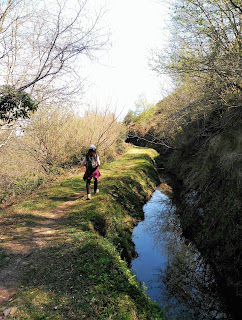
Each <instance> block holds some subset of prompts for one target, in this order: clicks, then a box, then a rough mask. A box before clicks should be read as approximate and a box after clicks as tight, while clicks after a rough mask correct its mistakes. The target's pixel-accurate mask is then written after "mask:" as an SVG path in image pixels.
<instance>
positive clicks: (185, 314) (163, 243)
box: [132, 190, 231, 320]
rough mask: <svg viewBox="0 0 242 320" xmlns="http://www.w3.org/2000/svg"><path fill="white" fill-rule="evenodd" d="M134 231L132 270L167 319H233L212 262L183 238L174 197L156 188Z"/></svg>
mask: <svg viewBox="0 0 242 320" xmlns="http://www.w3.org/2000/svg"><path fill="white" fill-rule="evenodd" d="M143 210H144V215H145V219H144V221H142V222H140V223H139V224H138V225H137V226H136V227H135V228H134V232H133V242H134V243H135V246H136V252H137V253H138V257H137V258H136V259H134V260H133V262H132V270H133V272H134V273H135V274H136V277H137V279H138V280H139V281H140V282H141V283H143V287H144V290H145V291H146V292H147V294H148V295H149V296H150V298H151V299H152V300H154V301H156V302H158V303H159V304H160V305H161V307H162V308H164V312H165V315H166V318H167V319H168V320H171V319H178V320H200V319H204V320H205V319H206V320H212V319H231V318H230V317H229V316H228V315H227V314H226V313H225V312H224V311H223V306H224V304H223V300H222V298H221V297H219V294H218V292H217V284H216V281H215V278H214V275H213V272H212V270H211V268H210V266H209V265H208V264H207V263H206V262H205V261H204V260H203V258H202V256H201V254H200V253H199V252H198V250H197V249H196V248H195V247H194V246H193V245H192V244H191V243H190V242H188V241H186V239H184V237H183V236H182V230H181V226H180V222H179V218H178V216H177V215H176V213H175V207H174V206H172V203H171V200H170V199H169V198H168V197H167V196H166V195H165V194H164V193H162V192H161V191H160V190H156V191H155V192H154V193H153V195H152V198H151V199H150V201H149V202H148V203H147V204H146V205H145V206H144V208H143Z"/></svg>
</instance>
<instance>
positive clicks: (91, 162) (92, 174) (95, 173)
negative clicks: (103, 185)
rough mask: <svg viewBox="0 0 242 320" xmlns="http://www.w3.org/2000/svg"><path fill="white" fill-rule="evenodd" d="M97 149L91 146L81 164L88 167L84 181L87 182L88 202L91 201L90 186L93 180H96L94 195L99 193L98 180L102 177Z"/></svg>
mask: <svg viewBox="0 0 242 320" xmlns="http://www.w3.org/2000/svg"><path fill="white" fill-rule="evenodd" d="M96 149H97V148H96V147H95V146H94V145H93V144H92V145H90V147H89V150H88V152H87V154H86V156H85V158H84V159H83V160H82V163H81V165H82V166H84V165H86V171H85V173H84V176H83V180H84V181H86V189H87V200H90V199H91V190H90V184H91V180H92V178H93V180H94V194H96V193H98V192H99V189H98V179H99V177H100V176H101V173H100V171H99V169H98V167H99V166H100V160H99V156H98V154H97V152H96Z"/></svg>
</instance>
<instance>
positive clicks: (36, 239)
mask: <svg viewBox="0 0 242 320" xmlns="http://www.w3.org/2000/svg"><path fill="white" fill-rule="evenodd" d="M82 195H83V192H78V193H77V194H75V195H74V196H73V197H70V198H69V200H68V201H65V202H63V203H61V204H60V205H59V206H58V207H56V208H55V209H53V210H51V211H50V212H48V213H45V214H42V215H40V213H39V212H38V218H39V217H40V218H41V217H42V218H43V220H41V221H38V223H37V226H34V227H31V228H30V230H29V228H28V230H26V232H23V233H22V234H21V233H19V234H18V236H17V237H14V234H12V236H11V237H9V240H8V241H6V242H5V243H3V244H2V245H1V247H0V248H2V249H3V250H4V252H5V253H6V254H7V255H9V256H7V257H6V258H5V259H6V260H7V261H6V262H7V266H5V267H2V268H1V269H0V305H1V304H4V303H5V302H7V301H9V300H10V299H11V298H12V297H13V296H14V294H15V293H16V292H17V290H18V288H19V280H20V278H21V276H22V274H23V273H24V272H25V271H26V270H27V269H28V267H29V260H30V258H31V256H32V255H33V254H36V253H38V251H40V250H42V249H44V248H46V247H47V246H49V245H50V244H51V243H52V241H53V240H54V237H55V235H56V233H57V231H58V219H60V218H61V217H62V216H64V215H65V213H66V212H67V211H68V209H69V208H70V207H71V206H73V205H74V204H75V202H76V201H78V200H79V199H80V197H82ZM36 213H37V212H36ZM22 225H23V228H24V227H25V224H24V223H23V224H22ZM4 228H5V229H6V227H5V226H4ZM9 232H11V233H14V229H13V228H9Z"/></svg>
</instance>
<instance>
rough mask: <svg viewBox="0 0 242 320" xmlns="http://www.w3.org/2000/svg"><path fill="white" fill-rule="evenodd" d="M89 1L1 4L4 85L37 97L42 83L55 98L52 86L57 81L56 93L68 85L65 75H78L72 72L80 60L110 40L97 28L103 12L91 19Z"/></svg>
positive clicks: (17, 0)
mask: <svg viewBox="0 0 242 320" xmlns="http://www.w3.org/2000/svg"><path fill="white" fill-rule="evenodd" d="M89 2H90V0H74V1H69V0H55V1H52V2H49V1H45V0H43V1H36V0H25V1H23V0H8V1H7V2H5V8H4V7H3V4H2V8H0V9H1V16H0V38H1V39H0V40H1V44H2V47H1V53H0V57H1V58H2V61H1V74H2V79H0V81H1V82H2V84H9V85H11V86H13V87H15V88H16V89H19V90H27V92H28V93H30V94H31V95H33V96H35V95H36V96H37V97H38V98H39V97H40V95H41V90H42V91H43V89H44V88H43V87H46V85H47V86H48V90H47V91H49V93H51V94H52V95H53V90H52V89H53V87H52V88H51V86H52V85H53V86H54V85H56V83H57V80H58V82H59V89H60V83H62V84H63V86H66V82H67V81H65V80H60V79H61V78H62V79H63V76H64V77H67V78H68V77H69V79H71V76H73V75H75V77H76V78H77V75H78V76H80V75H81V71H79V72H76V70H77V65H78V63H79V62H80V61H78V58H79V57H80V56H85V57H87V58H88V59H93V58H94V57H95V53H96V52H97V51H98V50H100V49H101V48H103V47H104V46H105V45H106V44H107V41H108V32H106V30H105V29H104V28H102V26H101V18H102V15H103V13H104V12H103V11H104V10H103V9H102V8H100V9H99V10H98V11H97V12H95V16H94V15H91V14H90V13H89V12H90V4H89ZM92 11H93V10H92ZM7 48H8V49H7ZM79 68H80V64H79ZM71 80H73V79H71ZM72 84H73V81H72ZM63 86H62V88H61V90H62V91H63Z"/></svg>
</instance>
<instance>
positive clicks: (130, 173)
mask: <svg viewBox="0 0 242 320" xmlns="http://www.w3.org/2000/svg"><path fill="white" fill-rule="evenodd" d="M156 155H157V153H156V152H155V151H154V150H152V149H141V148H130V149H129V150H128V152H127V153H126V154H125V155H124V156H122V157H121V158H120V159H118V160H117V161H114V162H112V163H110V164H107V165H105V166H104V167H102V168H101V173H102V178H101V181H100V193H99V194H98V195H96V196H93V199H92V200H91V201H86V200H85V183H84V182H83V181H82V175H78V176H72V177H69V178H65V179H64V178H63V179H62V181H60V182H59V183H55V184H53V185H52V186H50V187H49V188H45V189H43V188H42V189H41V190H40V192H39V193H38V194H36V195H35V196H32V197H30V198H29V199H26V200H25V201H24V202H23V203H20V204H17V205H14V206H12V208H11V212H9V211H5V212H4V211H3V212H2V213H1V215H2V220H3V224H4V226H5V227H4V230H3V231H4V232H5V234H3V238H4V242H5V243H7V242H10V241H11V239H10V234H9V229H8V227H9V228H13V232H15V237H17V239H18V243H21V242H22V243H24V241H26V235H27V234H28V235H29V234H31V231H32V230H33V229H32V228H34V227H36V226H40V225H41V224H43V223H44V221H45V220H47V222H48V221H49V219H50V218H49V216H48V212H50V210H51V212H52V213H55V212H57V211H58V210H60V209H59V208H60V207H61V206H62V205H63V204H65V203H66V202H67V201H71V199H73V198H72V197H73V196H74V195H75V194H76V193H77V192H78V191H79V190H81V191H82V195H81V197H80V198H79V199H78V200H75V201H73V203H72V204H71V205H70V206H65V214H64V215H63V214H62V215H61V216H60V217H59V218H58V220H56V221H55V223H54V225H53V227H54V229H55V233H54V235H52V238H51V241H49V242H48V243H45V244H46V245H45V246H43V247H42V249H40V250H37V251H35V252H33V253H32V255H31V256H30V258H29V260H28V266H27V267H26V269H27V270H26V273H25V274H24V277H23V280H22V282H21V284H20V285H21V288H20V290H19V292H18V294H17V295H16V297H15V298H14V299H13V300H12V301H10V302H9V303H8V304H6V305H5V307H11V306H17V307H18V310H17V312H16V313H15V314H14V315H12V316H10V318H12V319H25V320H27V319H31V320H33V319H36V320H37V319H127V320H128V319H130V320H134V319H147V320H148V319H149V320H150V319H163V316H162V312H161V310H160V308H159V307H158V306H157V305H156V304H155V303H153V302H152V301H151V300H150V299H149V298H148V297H147V295H146V294H145V293H144V292H143V291H142V289H141V286H140V284H139V283H138V282H137V280H136V278H135V276H134V275H133V274H132V273H131V272H130V270H129V268H128V263H129V262H130V261H131V258H132V257H133V256H134V245H133V243H132V239H131V235H132V229H133V227H134V225H135V223H136V222H137V220H140V219H142V218H143V211H142V206H143V204H144V203H145V202H146V201H147V200H148V197H149V195H150V193H151V192H152V190H153V188H154V186H155V185H156V184H157V183H158V182H159V181H158V178H157V173H156V171H155V169H154V165H153V159H154V157H155V156H156ZM62 210H63V208H62ZM62 213H63V212H62ZM125 260H126V261H125Z"/></svg>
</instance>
